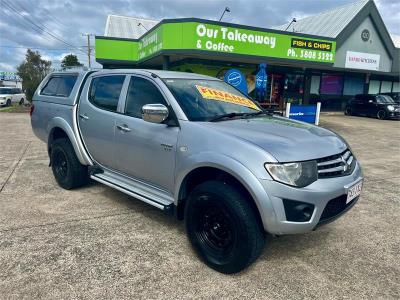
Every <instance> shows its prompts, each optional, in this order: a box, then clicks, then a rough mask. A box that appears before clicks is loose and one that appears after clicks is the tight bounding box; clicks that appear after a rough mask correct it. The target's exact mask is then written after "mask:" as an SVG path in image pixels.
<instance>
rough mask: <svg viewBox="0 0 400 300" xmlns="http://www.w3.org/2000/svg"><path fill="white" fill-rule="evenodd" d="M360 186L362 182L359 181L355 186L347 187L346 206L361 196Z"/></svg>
mask: <svg viewBox="0 0 400 300" xmlns="http://www.w3.org/2000/svg"><path fill="white" fill-rule="evenodd" d="M362 186H363V182H362V181H360V182H357V183H356V184H355V185H353V186H351V187H349V189H348V190H347V200H346V204H347V203H349V202H350V201H351V200H353V199H354V198H356V197H357V196H359V195H360V194H361V190H362Z"/></svg>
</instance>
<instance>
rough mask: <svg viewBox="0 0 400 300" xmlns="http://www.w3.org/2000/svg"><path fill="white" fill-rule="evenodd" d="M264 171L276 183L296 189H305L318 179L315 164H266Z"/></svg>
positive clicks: (312, 162)
mask: <svg viewBox="0 0 400 300" xmlns="http://www.w3.org/2000/svg"><path fill="white" fill-rule="evenodd" d="M264 166H265V169H266V170H267V171H268V173H269V174H270V175H271V176H272V178H273V179H274V180H276V181H279V182H282V183H284V184H288V185H291V186H296V187H305V186H307V185H309V184H311V183H313V182H314V181H316V180H317V178H318V170H317V162H316V161H315V160H313V161H305V162H292V163H285V164H279V163H266V164H265V165H264Z"/></svg>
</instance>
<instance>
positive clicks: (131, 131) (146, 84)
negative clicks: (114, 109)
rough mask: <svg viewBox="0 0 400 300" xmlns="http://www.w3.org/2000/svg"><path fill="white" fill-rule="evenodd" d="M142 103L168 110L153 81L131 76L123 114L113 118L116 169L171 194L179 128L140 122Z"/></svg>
mask: <svg viewBox="0 0 400 300" xmlns="http://www.w3.org/2000/svg"><path fill="white" fill-rule="evenodd" d="M146 104H163V105H165V106H167V107H169V105H168V103H167V101H166V100H165V97H164V96H163V94H162V92H161V91H160V89H159V88H158V86H157V85H156V84H155V83H154V82H153V81H150V80H149V79H147V78H144V77H140V76H132V77H131V79H130V83H129V86H128V91H127V95H126V99H125V107H124V110H123V111H124V113H123V114H119V115H118V116H117V117H116V124H115V126H116V127H115V147H114V149H115V152H114V153H115V160H116V166H117V170H118V171H120V172H123V173H124V174H127V175H128V176H130V177H132V178H135V179H139V180H142V181H145V182H147V183H149V184H152V185H155V186H157V187H160V188H162V189H165V190H167V191H169V192H171V193H173V187H174V172H175V154H176V144H177V139H178V133H179V127H177V126H168V125H166V124H163V123H161V124H156V123H150V122H146V121H144V120H143V119H142V107H143V105H146ZM171 109H172V108H170V115H171Z"/></svg>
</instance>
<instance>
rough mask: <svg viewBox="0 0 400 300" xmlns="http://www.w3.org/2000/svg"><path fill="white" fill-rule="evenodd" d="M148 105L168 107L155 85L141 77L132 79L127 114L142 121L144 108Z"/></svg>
mask: <svg viewBox="0 0 400 300" xmlns="http://www.w3.org/2000/svg"><path fill="white" fill-rule="evenodd" d="M146 104H163V105H165V106H167V102H166V101H165V99H164V97H163V96H162V94H161V92H160V90H159V89H158V88H157V87H156V86H155V85H154V84H153V83H151V82H150V81H149V80H147V79H144V78H141V77H132V78H131V82H130V83H129V88H128V93H127V98H126V104H125V113H126V114H127V115H128V116H132V117H135V118H140V119H141V118H142V107H143V105H146Z"/></svg>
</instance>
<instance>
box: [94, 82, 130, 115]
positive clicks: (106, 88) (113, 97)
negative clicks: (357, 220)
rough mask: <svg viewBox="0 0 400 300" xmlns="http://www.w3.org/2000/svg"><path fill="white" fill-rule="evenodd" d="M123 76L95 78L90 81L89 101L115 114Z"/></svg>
mask: <svg viewBox="0 0 400 300" xmlns="http://www.w3.org/2000/svg"><path fill="white" fill-rule="evenodd" d="M124 80H125V75H113V76H103V77H95V78H93V80H92V83H91V86H90V91H89V101H90V102H91V103H92V104H93V105H95V106H97V107H99V108H101V109H105V110H108V111H112V112H116V111H117V107H118V99H119V95H120V93H121V89H122V85H123V83H124Z"/></svg>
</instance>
